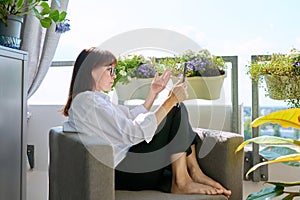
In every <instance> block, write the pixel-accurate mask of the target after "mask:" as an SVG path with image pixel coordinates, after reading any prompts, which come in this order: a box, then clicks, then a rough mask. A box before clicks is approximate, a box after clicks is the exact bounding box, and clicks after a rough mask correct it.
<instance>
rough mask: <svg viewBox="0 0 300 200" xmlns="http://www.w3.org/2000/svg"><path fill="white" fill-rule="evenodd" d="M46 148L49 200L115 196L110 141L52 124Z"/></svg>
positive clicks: (112, 197)
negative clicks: (48, 157) (65, 130)
mask: <svg viewBox="0 0 300 200" xmlns="http://www.w3.org/2000/svg"><path fill="white" fill-rule="evenodd" d="M49 148H50V150H49V151H50V164H49V200H82V199H86V200H96V199H105V200H114V199H115V193H114V169H113V168H112V166H113V149H112V146H111V145H110V144H108V143H106V142H104V141H102V140H100V139H99V138H96V137H91V136H87V135H84V134H80V133H71V132H67V133H66V132H62V128H61V127H55V128H52V129H51V130H50V135H49Z"/></svg>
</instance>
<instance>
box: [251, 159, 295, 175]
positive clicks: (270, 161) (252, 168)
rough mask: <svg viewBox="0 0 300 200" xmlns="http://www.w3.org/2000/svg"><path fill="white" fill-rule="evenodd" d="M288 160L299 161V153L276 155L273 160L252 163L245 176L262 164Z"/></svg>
mask: <svg viewBox="0 0 300 200" xmlns="http://www.w3.org/2000/svg"><path fill="white" fill-rule="evenodd" d="M288 161H298V162H299V161H300V153H298V154H291V155H286V156H281V157H278V158H277V159H275V160H269V161H266V162H262V163H258V164H256V165H254V166H253V167H251V168H250V169H249V170H248V172H247V174H246V176H248V175H249V174H250V173H251V172H253V171H254V170H256V169H257V168H259V167H261V166H263V165H268V164H273V163H280V162H288Z"/></svg>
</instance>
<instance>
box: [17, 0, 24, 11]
mask: <svg viewBox="0 0 300 200" xmlns="http://www.w3.org/2000/svg"><path fill="white" fill-rule="evenodd" d="M23 5H24V1H23V0H18V1H17V4H16V6H17V8H16V10H18V9H19V8H21V7H23Z"/></svg>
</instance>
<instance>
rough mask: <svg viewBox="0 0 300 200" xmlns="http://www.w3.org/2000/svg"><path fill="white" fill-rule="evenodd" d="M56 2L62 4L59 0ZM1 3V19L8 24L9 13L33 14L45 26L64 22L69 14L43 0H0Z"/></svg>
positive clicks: (18, 14)
mask: <svg viewBox="0 0 300 200" xmlns="http://www.w3.org/2000/svg"><path fill="white" fill-rule="evenodd" d="M56 3H57V5H58V6H59V5H60V2H59V1H58V0H56ZM0 4H1V5H0V19H1V21H2V22H3V23H4V24H5V25H6V26H7V18H8V15H16V16H24V15H27V14H33V15H34V16H35V17H36V18H38V19H39V21H40V23H41V26H42V27H44V28H49V27H50V26H51V24H52V23H58V22H63V21H64V20H65V18H66V15H67V13H66V12H65V11H62V12H59V11H58V10H56V9H51V7H50V5H49V4H48V3H47V2H46V1H43V0H28V1H26V0H17V1H16V0H0Z"/></svg>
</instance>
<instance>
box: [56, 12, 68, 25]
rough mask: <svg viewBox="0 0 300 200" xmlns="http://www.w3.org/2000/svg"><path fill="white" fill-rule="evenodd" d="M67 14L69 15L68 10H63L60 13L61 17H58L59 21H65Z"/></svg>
mask: <svg viewBox="0 0 300 200" xmlns="http://www.w3.org/2000/svg"><path fill="white" fill-rule="evenodd" d="M66 16H67V12H66V11H62V12H61V13H60V14H59V19H58V21H59V22H61V21H63V20H64V19H66Z"/></svg>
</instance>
